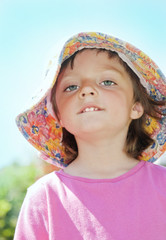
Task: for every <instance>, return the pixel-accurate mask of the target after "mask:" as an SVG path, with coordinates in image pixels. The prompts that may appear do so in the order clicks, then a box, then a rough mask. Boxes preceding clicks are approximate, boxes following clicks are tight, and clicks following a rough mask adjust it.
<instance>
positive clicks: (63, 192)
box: [14, 161, 166, 240]
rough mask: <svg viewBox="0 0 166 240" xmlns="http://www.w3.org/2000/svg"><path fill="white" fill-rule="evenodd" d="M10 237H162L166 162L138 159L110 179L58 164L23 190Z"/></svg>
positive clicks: (17, 239) (56, 239)
mask: <svg viewBox="0 0 166 240" xmlns="http://www.w3.org/2000/svg"><path fill="white" fill-rule="evenodd" d="M14 239H15V240H24V239H26V240H35V239H38V240H47V239H49V240H71V239H72V240H81V239H84V240H165V239H166V168H164V167H162V166H158V165H155V164H153V163H149V162H144V161H140V162H139V163H138V164H137V165H136V166H135V167H134V168H132V169H131V170H130V171H128V172H127V173H125V174H123V175H121V176H119V177H116V178H114V179H89V178H83V177H75V176H71V175H69V174H67V173H64V172H63V170H60V171H58V172H53V173H50V174H48V175H47V176H44V177H42V178H41V179H39V180H38V181H37V182H36V183H35V184H34V185H32V186H31V187H30V188H29V189H28V192H27V195H26V197H25V200H24V203H23V205H22V209H21V212H20V215H19V219H18V223H17V227H16V232H15V238H14Z"/></svg>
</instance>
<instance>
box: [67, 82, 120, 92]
mask: <svg viewBox="0 0 166 240" xmlns="http://www.w3.org/2000/svg"><path fill="white" fill-rule="evenodd" d="M106 82H107V83H111V84H109V85H107V84H106V85H105V84H103V83H106ZM100 85H102V86H105V87H107V86H112V85H117V84H116V83H115V82H114V81H111V80H104V81H102V82H101V83H100ZM73 87H74V89H71V88H73ZM78 88H79V86H77V85H70V86H68V87H67V88H65V89H64V92H72V91H75V90H77V89H78Z"/></svg>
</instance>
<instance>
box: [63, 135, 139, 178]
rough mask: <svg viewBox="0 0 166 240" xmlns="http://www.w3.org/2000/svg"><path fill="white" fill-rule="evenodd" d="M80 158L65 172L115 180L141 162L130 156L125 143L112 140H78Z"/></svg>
mask: <svg viewBox="0 0 166 240" xmlns="http://www.w3.org/2000/svg"><path fill="white" fill-rule="evenodd" d="M77 144H78V157H77V158H76V159H75V160H74V161H73V162H72V163H71V164H69V166H68V167H67V168H66V169H65V170H64V171H65V172H66V173H69V174H71V175H75V176H82V177H89V178H113V177H117V176H120V175H121V174H123V173H125V172H127V171H129V170H130V169H131V168H133V167H134V166H135V165H136V164H137V163H138V162H139V161H138V160H136V159H133V158H131V157H130V156H128V155H127V154H126V153H125V151H124V143H123V142H120V141H116V139H114V140H113V141H111V140H108V139H107V140H101V139H100V140H98V141H96V140H94V141H93V142H87V141H83V140H81V139H77Z"/></svg>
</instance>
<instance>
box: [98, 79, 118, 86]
mask: <svg viewBox="0 0 166 240" xmlns="http://www.w3.org/2000/svg"><path fill="white" fill-rule="evenodd" d="M106 82H107V83H108V82H109V83H111V84H109V85H105V84H103V83H106ZM100 85H102V86H103V85H104V86H106V87H107V86H112V85H117V84H116V83H115V82H114V81H111V80H104V81H102V82H101V83H100Z"/></svg>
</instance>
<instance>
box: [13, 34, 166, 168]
mask: <svg viewBox="0 0 166 240" xmlns="http://www.w3.org/2000/svg"><path fill="white" fill-rule="evenodd" d="M83 48H102V49H106V50H112V51H115V52H117V53H118V55H119V57H120V58H121V59H122V60H123V61H125V62H126V63H127V64H128V65H129V67H130V68H131V69H132V70H133V71H134V72H135V73H136V74H137V75H138V77H139V79H140V82H141V84H142V85H143V86H144V87H145V88H146V89H147V92H148V94H149V95H150V96H151V97H152V98H153V99H155V100H166V78H165V76H164V75H163V73H162V72H161V70H160V69H159V68H158V66H157V65H156V64H155V63H154V62H153V61H152V60H151V59H150V58H149V57H148V56H147V55H146V54H145V53H143V52H142V51H141V50H139V49H137V48H136V47H134V46H133V45H131V44H129V43H127V42H125V41H122V40H120V39H118V38H115V37H112V36H109V35H106V34H103V33H97V32H85V33H79V34H77V35H75V36H73V37H72V38H70V39H69V40H68V41H67V42H66V43H65V45H64V46H63V48H62V50H61V52H60V54H59V57H57V55H56V56H55V57H53V58H52V60H51V61H50V63H49V66H48V68H47V71H46V74H45V79H44V84H43V87H42V88H41V90H40V92H39V93H38V94H37V96H35V97H33V100H35V103H34V104H33V106H31V108H29V109H28V110H27V111H25V112H23V113H21V114H19V115H18V116H17V118H16V124H17V126H18V128H19V130H20V131H21V133H22V134H23V135H24V137H25V138H26V140H27V141H28V142H30V143H31V144H32V145H33V146H34V147H35V148H36V149H38V150H39V151H40V153H41V155H42V156H43V158H44V159H45V160H46V161H47V162H49V163H51V164H53V165H55V166H57V167H60V168H64V167H66V166H67V163H66V156H65V153H64V148H63V146H62V144H61V139H62V128H61V126H60V125H59V124H58V121H57V118H56V116H55V114H54V112H53V109H52V104H51V102H50V93H51V89H52V87H53V85H54V83H55V81H56V79H57V77H58V74H59V71H60V68H61V64H62V63H63V62H64V61H65V60H66V59H67V58H69V57H70V56H71V55H73V54H74V53H75V52H76V51H78V50H81V49H83ZM56 53H57V49H56ZM163 112H164V113H166V109H163ZM145 127H146V130H147V132H148V133H150V135H151V137H152V138H153V139H155V143H154V144H153V145H152V146H150V147H149V148H148V149H146V151H144V152H143V153H142V155H141V156H140V159H141V160H145V161H150V162H154V161H155V160H156V159H157V158H159V157H160V156H161V155H162V154H163V153H164V152H165V151H166V116H164V115H163V116H162V118H161V119H160V120H158V121H157V120H155V119H153V118H151V117H149V116H147V121H146V126H145Z"/></svg>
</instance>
